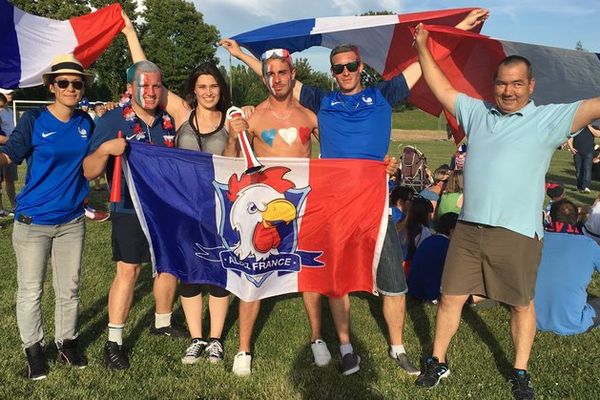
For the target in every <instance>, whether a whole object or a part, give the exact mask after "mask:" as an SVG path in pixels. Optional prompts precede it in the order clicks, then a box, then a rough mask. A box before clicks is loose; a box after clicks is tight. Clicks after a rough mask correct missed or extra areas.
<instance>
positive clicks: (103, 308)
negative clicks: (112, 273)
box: [79, 271, 154, 349]
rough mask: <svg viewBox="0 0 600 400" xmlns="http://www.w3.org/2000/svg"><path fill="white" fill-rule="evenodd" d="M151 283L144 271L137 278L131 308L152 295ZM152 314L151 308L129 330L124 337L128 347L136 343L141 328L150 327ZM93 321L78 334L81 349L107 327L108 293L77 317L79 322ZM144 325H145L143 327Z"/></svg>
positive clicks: (151, 280)
mask: <svg viewBox="0 0 600 400" xmlns="http://www.w3.org/2000/svg"><path fill="white" fill-rule="evenodd" d="M153 282H154V280H153V278H152V276H151V274H147V273H144V271H142V273H140V277H139V278H138V281H137V284H136V287H135V289H134V302H133V304H132V308H133V307H136V302H141V299H142V298H144V297H146V296H147V295H149V294H151V293H152V286H153ZM136 300H137V301H136ZM153 313H154V309H153V308H152V309H150V310H149V311H148V312H147V313H146V315H145V316H144V317H143V318H142V319H141V320H140V321H139V322H138V323H137V324H136V325H135V327H134V328H133V329H131V331H130V333H129V334H128V335H127V337H126V342H127V343H128V345H129V347H133V345H134V344H135V343H136V342H137V340H138V339H139V337H140V334H141V331H142V330H143V327H148V326H149V325H150V322H149V321H148V320H149V319H150V317H151V316H152V314H153ZM100 314H102V316H101V318H98V315H100ZM94 319H96V321H95V322H94V323H92V324H86V325H85V327H84V329H83V330H82V331H81V332H80V335H79V338H80V341H81V342H80V343H81V346H82V348H83V349H85V348H87V347H88V346H90V345H91V344H92V343H94V342H95V341H96V340H97V339H98V338H99V337H100V336H101V335H102V334H103V333H104V332H105V331H106V326H107V325H108V292H107V293H106V295H104V296H102V297H101V298H99V299H97V300H96V301H95V302H94V304H92V305H90V306H89V307H87V308H86V309H85V311H84V312H83V313H81V315H80V316H79V320H80V321H91V320H94ZM144 323H145V325H143V324H144ZM141 325H143V326H141Z"/></svg>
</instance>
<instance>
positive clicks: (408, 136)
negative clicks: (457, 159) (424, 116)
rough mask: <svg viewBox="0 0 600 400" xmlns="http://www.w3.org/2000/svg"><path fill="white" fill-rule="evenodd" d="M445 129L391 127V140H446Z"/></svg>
mask: <svg viewBox="0 0 600 400" xmlns="http://www.w3.org/2000/svg"><path fill="white" fill-rule="evenodd" d="M447 139H448V137H447V136H446V131H427V130H422V131H413V130H410V131H409V130H406V129H392V140H393V141H403V140H447Z"/></svg>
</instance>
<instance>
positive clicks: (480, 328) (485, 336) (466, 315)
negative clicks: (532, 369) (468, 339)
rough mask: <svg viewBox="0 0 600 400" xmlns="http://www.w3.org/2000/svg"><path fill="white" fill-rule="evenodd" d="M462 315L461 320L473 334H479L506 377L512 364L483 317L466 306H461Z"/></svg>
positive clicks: (497, 366)
mask: <svg viewBox="0 0 600 400" xmlns="http://www.w3.org/2000/svg"><path fill="white" fill-rule="evenodd" d="M462 317H463V320H464V321H465V322H466V323H467V324H469V326H470V327H471V329H472V330H473V332H475V334H476V335H477V336H479V337H480V338H481V340H482V341H483V343H484V344H485V345H486V346H487V347H488V348H489V349H490V352H491V353H492V356H493V357H494V361H495V363H496V368H498V371H499V372H500V373H501V374H502V375H503V376H505V377H508V376H509V374H510V372H511V371H512V364H511V363H510V361H508V358H507V357H506V353H505V352H504V350H503V349H502V346H501V345H500V343H499V342H498V340H496V338H495V337H494V334H493V333H492V332H491V331H490V330H489V328H488V326H487V325H486V324H485V322H483V319H482V318H481V317H480V316H479V315H478V313H477V312H476V311H474V310H473V309H471V308H470V307H468V306H467V307H464V308H463V314H462Z"/></svg>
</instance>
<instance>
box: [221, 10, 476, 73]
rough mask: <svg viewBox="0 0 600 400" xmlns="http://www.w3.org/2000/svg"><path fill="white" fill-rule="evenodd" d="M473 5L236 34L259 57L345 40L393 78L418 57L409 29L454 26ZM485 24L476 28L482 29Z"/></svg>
mask: <svg viewBox="0 0 600 400" xmlns="http://www.w3.org/2000/svg"><path fill="white" fill-rule="evenodd" d="M472 10H474V8H458V9H449V10H438V11H426V12H419V13H411V14H398V15H367V16H347V17H324V18H309V19H302V20H296V21H289V22H283V23H279V24H274V25H269V26H266V27H263V28H258V29H255V30H253V31H249V32H245V33H241V34H239V35H236V36H234V37H233V39H235V40H236V41H237V42H238V43H239V44H240V45H242V46H243V47H245V48H247V49H248V50H249V51H250V52H252V53H253V54H254V55H255V56H256V57H259V56H260V54H262V53H263V52H264V51H265V50H268V49H271V48H277V47H281V48H286V49H288V50H289V51H290V52H296V51H302V50H305V49H308V48H310V47H313V46H323V47H327V48H330V49H333V48H334V47H335V46H337V45H339V44H342V43H352V44H355V45H356V46H358V48H359V49H360V54H361V57H362V59H363V61H364V62H366V63H367V64H369V66H371V67H372V68H373V69H375V70H376V71H377V72H379V73H380V74H382V75H383V76H384V77H388V76H389V77H392V76H394V75H397V74H398V72H400V71H402V69H404V68H400V66H401V65H403V63H404V62H406V61H407V60H413V61H414V60H415V59H416V57H417V52H416V51H415V49H414V48H413V47H412V42H413V35H412V33H411V31H410V28H411V27H413V26H415V25H417V24H418V23H419V22H424V23H427V24H431V25H451V26H454V25H456V24H458V23H459V22H460V21H462V20H463V19H464V18H465V17H466V16H467V15H468V14H469V13H470V12H471V11H472ZM481 27H482V25H479V26H478V27H476V28H475V29H476V31H478V32H479V30H480V29H481Z"/></svg>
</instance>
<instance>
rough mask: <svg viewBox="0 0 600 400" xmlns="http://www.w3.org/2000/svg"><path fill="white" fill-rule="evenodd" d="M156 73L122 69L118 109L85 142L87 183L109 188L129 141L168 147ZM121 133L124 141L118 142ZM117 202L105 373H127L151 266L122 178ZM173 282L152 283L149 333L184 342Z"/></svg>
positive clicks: (166, 277)
mask: <svg viewBox="0 0 600 400" xmlns="http://www.w3.org/2000/svg"><path fill="white" fill-rule="evenodd" d="M164 92H165V89H164V88H163V85H162V74H161V71H160V69H159V68H158V67H157V66H156V65H155V64H154V63H152V62H150V61H140V62H137V63H135V64H134V65H133V66H131V67H130V68H129V69H128V70H127V94H126V95H125V96H124V98H123V99H122V101H121V104H120V107H118V108H116V109H114V110H112V111H110V112H108V113H106V114H105V115H104V116H103V117H102V118H101V119H99V120H98V125H97V126H96V132H97V134H96V135H94V137H93V140H91V142H90V148H89V152H88V156H87V157H86V158H85V160H84V162H83V169H84V174H85V176H86V178H87V179H88V180H92V179H94V178H96V177H98V176H99V175H100V174H102V173H103V172H104V170H105V169H106V176H107V178H108V179H109V185H112V181H111V180H112V175H113V167H114V156H119V155H121V154H122V153H123V152H124V150H125V147H126V143H127V142H128V141H137V142H144V143H152V144H155V145H159V146H164V145H169V144H170V141H171V140H172V137H173V136H172V135H174V128H173V123H172V121H171V117H170V116H169V114H167V113H166V112H165V111H164V110H163V109H162V107H160V104H161V97H162V96H163V94H164ZM118 131H122V133H123V138H122V139H119V138H117V132H118ZM121 180H122V197H121V201H119V202H117V203H111V220H112V248H113V260H114V261H116V263H117V271H116V274H115V278H114V280H113V283H112V285H111V288H110V291H109V293H108V340H107V342H106V344H105V346H104V359H105V362H106V364H107V366H108V367H109V368H112V369H127V368H129V360H128V358H127V355H126V354H125V352H124V351H123V348H122V344H123V329H124V326H125V321H126V319H127V315H128V314H129V310H130V308H131V304H132V302H133V292H134V287H135V283H136V281H137V278H138V276H139V273H140V268H141V264H142V263H144V262H149V261H150V250H149V245H148V241H147V240H146V237H145V235H144V233H143V231H142V228H141V226H140V222H139V220H138V218H137V216H136V214H135V210H134V208H133V203H132V200H131V196H130V194H129V190H128V188H127V184H126V182H125V178H124V176H123V175H122V176H121ZM176 288H177V279H176V278H175V276H173V275H171V274H168V273H160V274H157V275H156V277H155V279H154V298H155V300H156V313H155V322H154V325H153V326H151V328H150V332H151V333H152V334H156V335H166V336H175V337H184V336H186V334H185V333H184V332H183V331H181V330H180V329H177V328H175V327H173V326H172V325H171V311H172V305H173V300H174V298H175V292H176Z"/></svg>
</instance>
